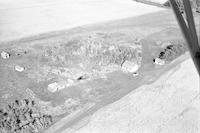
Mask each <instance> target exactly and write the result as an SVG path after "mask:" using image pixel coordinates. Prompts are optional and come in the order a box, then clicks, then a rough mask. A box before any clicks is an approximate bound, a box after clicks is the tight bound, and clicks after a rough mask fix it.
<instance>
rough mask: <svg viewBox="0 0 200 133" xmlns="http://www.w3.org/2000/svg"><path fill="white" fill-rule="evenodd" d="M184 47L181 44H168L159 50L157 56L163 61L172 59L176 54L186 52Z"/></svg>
mask: <svg viewBox="0 0 200 133" xmlns="http://www.w3.org/2000/svg"><path fill="white" fill-rule="evenodd" d="M186 50H187V49H186V47H185V46H184V45H181V44H176V45H173V44H171V45H168V46H167V47H166V48H165V49H164V50H163V51H162V52H160V54H159V56H158V58H160V59H162V60H165V61H168V62H169V61H172V60H174V59H175V58H177V57H178V56H180V55H182V54H184V53H185V52H186Z"/></svg>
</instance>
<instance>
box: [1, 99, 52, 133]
mask: <svg viewBox="0 0 200 133" xmlns="http://www.w3.org/2000/svg"><path fill="white" fill-rule="evenodd" d="M51 123H52V116H50V115H47V114H42V113H41V112H39V111H38V110H37V109H36V107H35V102H34V101H32V100H29V99H23V100H20V101H19V100H15V102H13V103H11V104H9V105H8V106H7V107H6V108H4V109H1V110H0V133H36V132H38V131H40V130H42V129H44V128H46V127H48V126H49V125H50V124H51Z"/></svg>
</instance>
